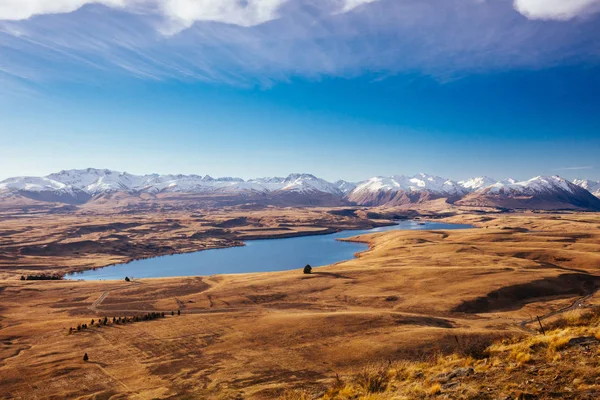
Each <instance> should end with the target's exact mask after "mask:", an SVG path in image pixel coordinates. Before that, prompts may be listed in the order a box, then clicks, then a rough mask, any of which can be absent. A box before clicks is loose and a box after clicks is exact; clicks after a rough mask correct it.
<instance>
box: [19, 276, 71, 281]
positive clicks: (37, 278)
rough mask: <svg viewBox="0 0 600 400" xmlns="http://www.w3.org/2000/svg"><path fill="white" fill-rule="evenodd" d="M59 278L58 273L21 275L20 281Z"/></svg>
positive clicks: (54, 279)
mask: <svg viewBox="0 0 600 400" xmlns="http://www.w3.org/2000/svg"><path fill="white" fill-rule="evenodd" d="M61 279H62V277H61V276H60V275H27V276H25V275H21V280H22V281H59V280H61Z"/></svg>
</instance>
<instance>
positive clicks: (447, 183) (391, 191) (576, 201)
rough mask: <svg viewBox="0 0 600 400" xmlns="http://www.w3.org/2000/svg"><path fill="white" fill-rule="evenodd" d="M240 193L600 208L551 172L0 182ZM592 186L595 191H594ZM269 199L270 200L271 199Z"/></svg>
mask: <svg viewBox="0 0 600 400" xmlns="http://www.w3.org/2000/svg"><path fill="white" fill-rule="evenodd" d="M119 192H123V193H127V194H130V195H134V196H135V195H142V194H145V195H149V196H156V195H177V194H181V195H185V194H193V195H197V196H228V197H227V198H230V199H231V198H235V197H236V196H238V197H240V201H241V200H244V201H250V202H252V201H255V202H256V201H258V202H264V203H273V204H278V205H286V204H289V205H297V204H303V205H328V204H331V205H333V204H334V203H335V205H338V204H349V205H350V204H356V205H364V206H399V205H405V204H412V203H421V202H424V201H428V200H433V199H439V198H447V199H448V201H450V202H456V204H459V205H465V206H492V207H508V208H536V207H540V208H575V209H589V210H600V200H599V199H598V197H600V182H594V181H589V180H575V181H573V182H569V181H567V180H565V179H563V178H560V177H558V176H552V177H543V176H538V177H535V178H532V179H530V180H527V181H522V182H517V181H516V180H514V179H506V180H502V181H497V180H496V179H493V178H490V177H485V176H480V177H475V178H471V179H468V180H463V181H453V180H450V179H447V178H442V177H439V176H435V175H429V174H424V173H421V174H417V175H414V176H405V175H394V176H391V177H384V176H377V177H373V178H371V179H368V180H365V181H362V182H358V183H353V182H347V181H343V180H340V181H337V182H335V183H332V182H328V181H326V180H324V179H321V178H318V177H316V176H314V175H311V174H306V173H296V174H290V175H288V176H287V177H265V178H255V179H249V180H244V179H241V178H235V177H224V178H213V177H211V176H209V175H204V176H201V175H181V174H179V175H172V174H168V175H159V174H148V175H133V174H129V173H127V172H118V171H113V170H109V169H95V168H88V169H82V170H65V171H60V172H57V173H53V174H50V175H47V176H44V177H15V178H9V179H6V180H4V181H2V182H0V198H3V197H4V198H6V197H7V196H13V197H14V196H23V197H26V198H28V199H33V200H36V201H46V202H58V203H68V204H84V203H87V202H90V201H94V199H97V198H99V197H103V196H104V197H103V198H104V199H106V195H110V194H112V193H119ZM592 193H593V194H594V195H595V196H597V197H594V195H592ZM275 200H276V201H275Z"/></svg>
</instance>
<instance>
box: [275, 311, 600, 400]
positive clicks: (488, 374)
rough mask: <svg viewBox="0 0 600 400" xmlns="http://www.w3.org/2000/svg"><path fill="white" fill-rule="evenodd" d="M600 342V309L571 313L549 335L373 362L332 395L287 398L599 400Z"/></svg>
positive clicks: (285, 399)
mask: <svg viewBox="0 0 600 400" xmlns="http://www.w3.org/2000/svg"><path fill="white" fill-rule="evenodd" d="M483 343H484V341H481V342H479V343H476V344H477V345H479V344H483ZM474 344H475V343H474ZM599 345H600V308H596V309H594V310H593V311H585V312H581V310H578V311H572V312H570V313H569V314H568V315H567V316H566V317H561V318H560V319H559V320H558V321H554V322H553V323H552V324H550V325H549V326H547V327H546V330H545V332H544V333H543V334H542V333H539V334H536V335H528V336H524V335H521V336H517V337H513V338H511V339H504V340H502V341H498V342H497V343H494V344H491V345H489V346H481V347H479V348H478V347H477V346H473V347H469V348H465V349H463V351H461V352H458V353H454V354H452V355H438V356H432V357H430V359H429V360H427V361H420V362H419V361H407V360H403V361H394V362H392V361H390V362H389V363H385V364H371V365H368V366H365V367H363V368H361V369H359V370H358V371H357V372H356V373H355V374H354V375H352V376H349V377H344V378H340V377H339V376H338V377H337V379H336V380H335V381H334V382H333V384H332V385H331V387H330V388H328V389H327V390H326V391H325V392H323V391H314V390H313V391H311V390H301V389H297V390H288V391H286V392H285V393H284V394H283V395H282V396H280V399H282V400H308V399H322V400H349V399H369V400H389V399H427V398H450V399H506V398H508V399H549V398H555V399H596V398H598V393H600V346H599Z"/></svg>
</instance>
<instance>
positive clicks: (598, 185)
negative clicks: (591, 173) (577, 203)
mask: <svg viewBox="0 0 600 400" xmlns="http://www.w3.org/2000/svg"><path fill="white" fill-rule="evenodd" d="M573 183H574V184H576V185H577V186H579V187H582V188H584V189H585V190H587V191H588V192H590V193H591V194H593V195H594V196H596V197H600V181H591V180H589V179H575V180H574V181H573Z"/></svg>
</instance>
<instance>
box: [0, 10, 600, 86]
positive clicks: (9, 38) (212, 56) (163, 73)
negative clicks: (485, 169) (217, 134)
mask: <svg viewBox="0 0 600 400" xmlns="http://www.w3.org/2000/svg"><path fill="white" fill-rule="evenodd" d="M558 1H559V0H554V1H542V0H539V1H538V2H536V1H534V0H516V1H515V3H514V4H513V3H512V2H511V1H482V0H403V1H396V0H319V1H317V0H245V1H240V0H93V1H92V0H52V1H50V0H0V69H1V71H2V72H3V74H4V75H5V76H6V77H11V76H12V77H15V78H14V79H15V81H29V82H35V83H38V84H43V83H45V82H57V81H58V82H60V81H69V82H92V83H94V82H96V81H98V82H101V81H103V80H104V79H106V77H108V76H112V75H125V76H132V77H135V78H138V79H145V80H147V79H150V80H167V79H176V80H181V81H205V82H219V83H225V84H236V85H256V84H258V85H269V84H271V83H272V82H277V81H285V80H288V79H290V78H292V77H295V76H303V77H320V76H324V75H325V76H342V77H353V76H357V75H361V74H371V75H373V74H374V75H377V76H388V75H393V74H398V73H419V74H424V75H430V76H434V77H436V78H437V79H440V80H444V79H449V78H454V77H457V76H461V75H462V74H467V73H473V72H476V73H477V72H489V71H498V70H507V69H523V68H530V69H539V68H545V67H552V66H558V65H565V64H581V63H584V64H586V65H589V64H593V65H597V64H600V44H599V42H598V41H597V40H595V38H597V37H598V35H600V17H598V15H590V13H591V12H592V11H593V10H594V9H595V8H594V3H595V2H596V1H595V0H573V1H572V2H569V4H579V3H581V7H574V8H560V7H561V6H556V4H558V3H557V2H558ZM598 1H600V0H598ZM578 2H579V3H578ZM538 3H539V4H538ZM541 3H544V4H545V5H544V4H542V5H540V4H541ZM584 3H585V4H584ZM553 4H554V5H555V6H554V7H555V8H553V10H554V11H552V12H550V11H548V10H549V9H551V8H552V7H553ZM561 4H562V3H561ZM515 8H516V9H517V10H519V12H521V13H523V14H525V15H526V16H527V18H526V17H524V16H523V15H522V14H520V13H519V12H517V11H515ZM544 10H546V11H544ZM561 10H563V11H561ZM564 10H567V11H564ZM544 12H547V13H548V15H550V14H551V15H559V14H560V13H563V14H560V15H569V16H570V17H572V18H573V17H576V16H577V15H588V17H587V18H575V19H573V20H571V21H569V22H545V21H532V20H530V19H529V18H531V19H534V18H542V16H543V15H544V14H543V13H544ZM564 13H566V14H564ZM557 18H558V17H557ZM561 18H562V17H561ZM562 19H565V18H562ZM7 79H8V78H7ZM0 90H1V89H0Z"/></svg>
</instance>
